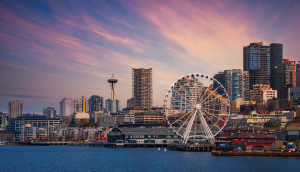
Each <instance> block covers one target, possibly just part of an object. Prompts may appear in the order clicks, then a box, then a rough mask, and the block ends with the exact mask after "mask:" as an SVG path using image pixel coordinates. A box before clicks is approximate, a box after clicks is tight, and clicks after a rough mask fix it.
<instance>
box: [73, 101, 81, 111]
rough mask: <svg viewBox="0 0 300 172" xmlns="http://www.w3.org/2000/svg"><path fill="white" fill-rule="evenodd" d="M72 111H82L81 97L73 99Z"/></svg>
mask: <svg viewBox="0 0 300 172" xmlns="http://www.w3.org/2000/svg"><path fill="white" fill-rule="evenodd" d="M73 106H74V107H73V113H74V114H75V113H77V112H83V111H82V99H73Z"/></svg>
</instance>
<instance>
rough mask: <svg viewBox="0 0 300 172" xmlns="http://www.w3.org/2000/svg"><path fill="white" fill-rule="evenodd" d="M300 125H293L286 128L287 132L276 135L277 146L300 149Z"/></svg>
mask: <svg viewBox="0 0 300 172" xmlns="http://www.w3.org/2000/svg"><path fill="white" fill-rule="evenodd" d="M299 131H300V124H299V123H291V124H288V125H287V126H286V127H285V130H284V131H282V132H281V133H278V134H276V135H275V146H276V147H283V146H285V148H294V147H295V146H297V148H299V138H300V134H299V133H300V132H299Z"/></svg>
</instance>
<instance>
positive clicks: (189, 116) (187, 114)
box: [171, 113, 191, 125]
mask: <svg viewBox="0 0 300 172" xmlns="http://www.w3.org/2000/svg"><path fill="white" fill-rule="evenodd" d="M188 114H190V115H191V113H186V114H185V115H183V116H182V117H180V118H178V119H177V120H176V121H174V122H173V123H172V124H171V125H173V124H175V123H176V122H178V121H179V120H181V119H182V118H183V117H185V116H187V115H188ZM188 118H190V116H189V117H188Z"/></svg>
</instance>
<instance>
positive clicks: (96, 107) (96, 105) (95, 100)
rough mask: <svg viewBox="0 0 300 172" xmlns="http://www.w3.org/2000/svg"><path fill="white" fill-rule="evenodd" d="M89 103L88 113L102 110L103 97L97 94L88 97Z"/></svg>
mask: <svg viewBox="0 0 300 172" xmlns="http://www.w3.org/2000/svg"><path fill="white" fill-rule="evenodd" d="M89 104H90V106H89V107H90V110H89V112H90V113H93V112H97V111H103V97H100V96H98V95H93V96H91V98H90V99H89Z"/></svg>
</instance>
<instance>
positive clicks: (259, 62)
mask: <svg viewBox="0 0 300 172" xmlns="http://www.w3.org/2000/svg"><path fill="white" fill-rule="evenodd" d="M243 49H244V50H243V70H244V71H249V89H252V88H253V85H255V84H269V78H268V77H269V74H270V43H266V42H254V43H250V45H248V46H244V48H243Z"/></svg>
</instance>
